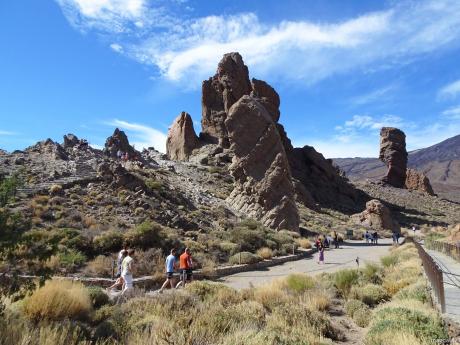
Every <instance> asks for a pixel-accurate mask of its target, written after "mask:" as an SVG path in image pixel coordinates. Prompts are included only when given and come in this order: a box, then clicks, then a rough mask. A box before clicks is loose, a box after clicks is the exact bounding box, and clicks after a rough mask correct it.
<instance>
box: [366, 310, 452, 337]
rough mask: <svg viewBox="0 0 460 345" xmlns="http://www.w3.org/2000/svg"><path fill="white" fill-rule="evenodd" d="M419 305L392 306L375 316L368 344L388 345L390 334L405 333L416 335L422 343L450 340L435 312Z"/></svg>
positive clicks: (368, 335)
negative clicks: (387, 337)
mask: <svg viewBox="0 0 460 345" xmlns="http://www.w3.org/2000/svg"><path fill="white" fill-rule="evenodd" d="M424 308H426V307H422V306H417V305H413V306H410V305H404V304H401V305H397V304H394V303H392V304H390V305H388V306H383V307H382V308H381V309H380V310H378V311H377V312H376V313H375V314H374V319H373V320H372V325H371V328H370V329H369V332H368V334H367V336H366V344H369V345H386V344H387V339H386V336H387V335H388V332H392V333H394V332H403V333H406V334H413V335H415V336H416V337H417V338H418V339H419V340H420V341H424V342H426V343H434V342H436V340H437V339H448V335H447V332H446V330H445V328H444V327H443V323H442V320H441V319H440V318H439V316H437V315H436V314H435V313H434V311H432V310H430V311H425V310H426V309H424ZM384 336H385V337H384Z"/></svg>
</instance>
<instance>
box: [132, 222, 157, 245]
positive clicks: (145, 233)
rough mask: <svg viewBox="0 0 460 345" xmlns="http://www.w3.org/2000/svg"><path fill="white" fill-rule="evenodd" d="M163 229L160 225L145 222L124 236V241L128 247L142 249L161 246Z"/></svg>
mask: <svg viewBox="0 0 460 345" xmlns="http://www.w3.org/2000/svg"><path fill="white" fill-rule="evenodd" d="M162 232H163V228H162V226H161V225H160V224H158V223H154V222H150V221H145V222H143V223H141V224H139V225H137V226H136V227H134V229H131V230H129V231H128V232H127V233H126V234H125V241H126V242H127V243H129V244H130V246H133V247H136V248H142V249H148V248H152V247H157V248H160V247H161V246H162V235H163V234H162Z"/></svg>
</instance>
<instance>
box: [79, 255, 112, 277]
mask: <svg viewBox="0 0 460 345" xmlns="http://www.w3.org/2000/svg"><path fill="white" fill-rule="evenodd" d="M112 265H113V260H112V258H110V257H109V256H105V255H98V256H96V257H95V258H94V260H91V261H89V262H88V263H87V265H86V267H85V274H87V275H89V276H92V277H111V276H112ZM116 269H117V268H116V267H114V271H115V272H116Z"/></svg>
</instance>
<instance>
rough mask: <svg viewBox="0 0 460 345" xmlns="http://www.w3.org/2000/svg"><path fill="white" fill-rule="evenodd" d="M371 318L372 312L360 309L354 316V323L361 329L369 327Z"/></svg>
mask: <svg viewBox="0 0 460 345" xmlns="http://www.w3.org/2000/svg"><path fill="white" fill-rule="evenodd" d="M370 320H371V318H370V311H369V310H365V309H358V310H357V311H356V312H355V314H354V315H353V321H354V322H355V323H356V324H357V325H358V326H359V327H367V326H368V325H369V322H370Z"/></svg>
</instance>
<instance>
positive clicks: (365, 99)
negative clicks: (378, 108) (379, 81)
mask: <svg viewBox="0 0 460 345" xmlns="http://www.w3.org/2000/svg"><path fill="white" fill-rule="evenodd" d="M395 88H396V86H395V85H388V86H385V87H382V88H379V89H377V90H374V91H371V92H368V93H366V94H363V95H359V96H356V97H354V98H352V99H351V102H352V103H353V104H354V105H363V104H369V103H373V102H380V103H381V102H382V101H383V100H388V99H389V98H390V93H391V92H392V91H394V90H395Z"/></svg>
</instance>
